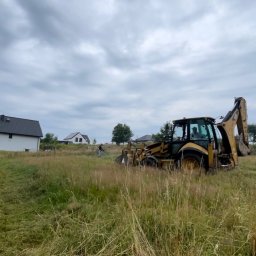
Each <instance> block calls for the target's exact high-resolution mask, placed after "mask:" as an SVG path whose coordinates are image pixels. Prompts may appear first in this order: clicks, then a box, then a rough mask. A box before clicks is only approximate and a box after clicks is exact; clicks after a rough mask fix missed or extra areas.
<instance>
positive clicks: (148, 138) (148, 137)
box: [134, 135, 153, 142]
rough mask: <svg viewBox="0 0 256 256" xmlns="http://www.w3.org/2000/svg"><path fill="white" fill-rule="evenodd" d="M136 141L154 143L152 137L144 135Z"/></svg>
mask: <svg viewBox="0 0 256 256" xmlns="http://www.w3.org/2000/svg"><path fill="white" fill-rule="evenodd" d="M134 141H135V142H149V141H153V138H152V135H144V136H142V137H140V138H137V139H136V140H134Z"/></svg>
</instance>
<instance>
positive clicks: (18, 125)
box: [0, 115, 43, 152]
mask: <svg viewBox="0 0 256 256" xmlns="http://www.w3.org/2000/svg"><path fill="white" fill-rule="evenodd" d="M41 137H43V134H42V130H41V127H40V124H39V122H38V121H35V120H29V119H23V118H17V117H10V116H5V115H0V150H4V151H31V152H36V151H38V150H39V146H40V138H41Z"/></svg>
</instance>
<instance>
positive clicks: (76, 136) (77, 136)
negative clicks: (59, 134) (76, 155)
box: [64, 132, 90, 144]
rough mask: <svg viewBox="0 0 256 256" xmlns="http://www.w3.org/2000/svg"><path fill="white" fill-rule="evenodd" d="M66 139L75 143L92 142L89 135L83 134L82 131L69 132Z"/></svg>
mask: <svg viewBox="0 0 256 256" xmlns="http://www.w3.org/2000/svg"><path fill="white" fill-rule="evenodd" d="M64 141H66V142H67V143H74V144H90V139H89V137H88V136H87V135H83V134H81V133H80V132H74V133H71V134H69V135H68V136H67V137H66V138H65V139H64Z"/></svg>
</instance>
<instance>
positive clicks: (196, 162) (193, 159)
mask: <svg viewBox="0 0 256 256" xmlns="http://www.w3.org/2000/svg"><path fill="white" fill-rule="evenodd" d="M181 169H182V171H183V172H185V173H189V174H192V173H193V174H198V175H200V174H202V173H205V165H204V157H203V155H201V156H199V155H197V154H193V153H190V154H184V155H183V157H182V158H181Z"/></svg>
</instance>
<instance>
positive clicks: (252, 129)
mask: <svg viewBox="0 0 256 256" xmlns="http://www.w3.org/2000/svg"><path fill="white" fill-rule="evenodd" d="M248 133H249V140H250V141H251V142H256V124H249V125H248Z"/></svg>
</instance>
